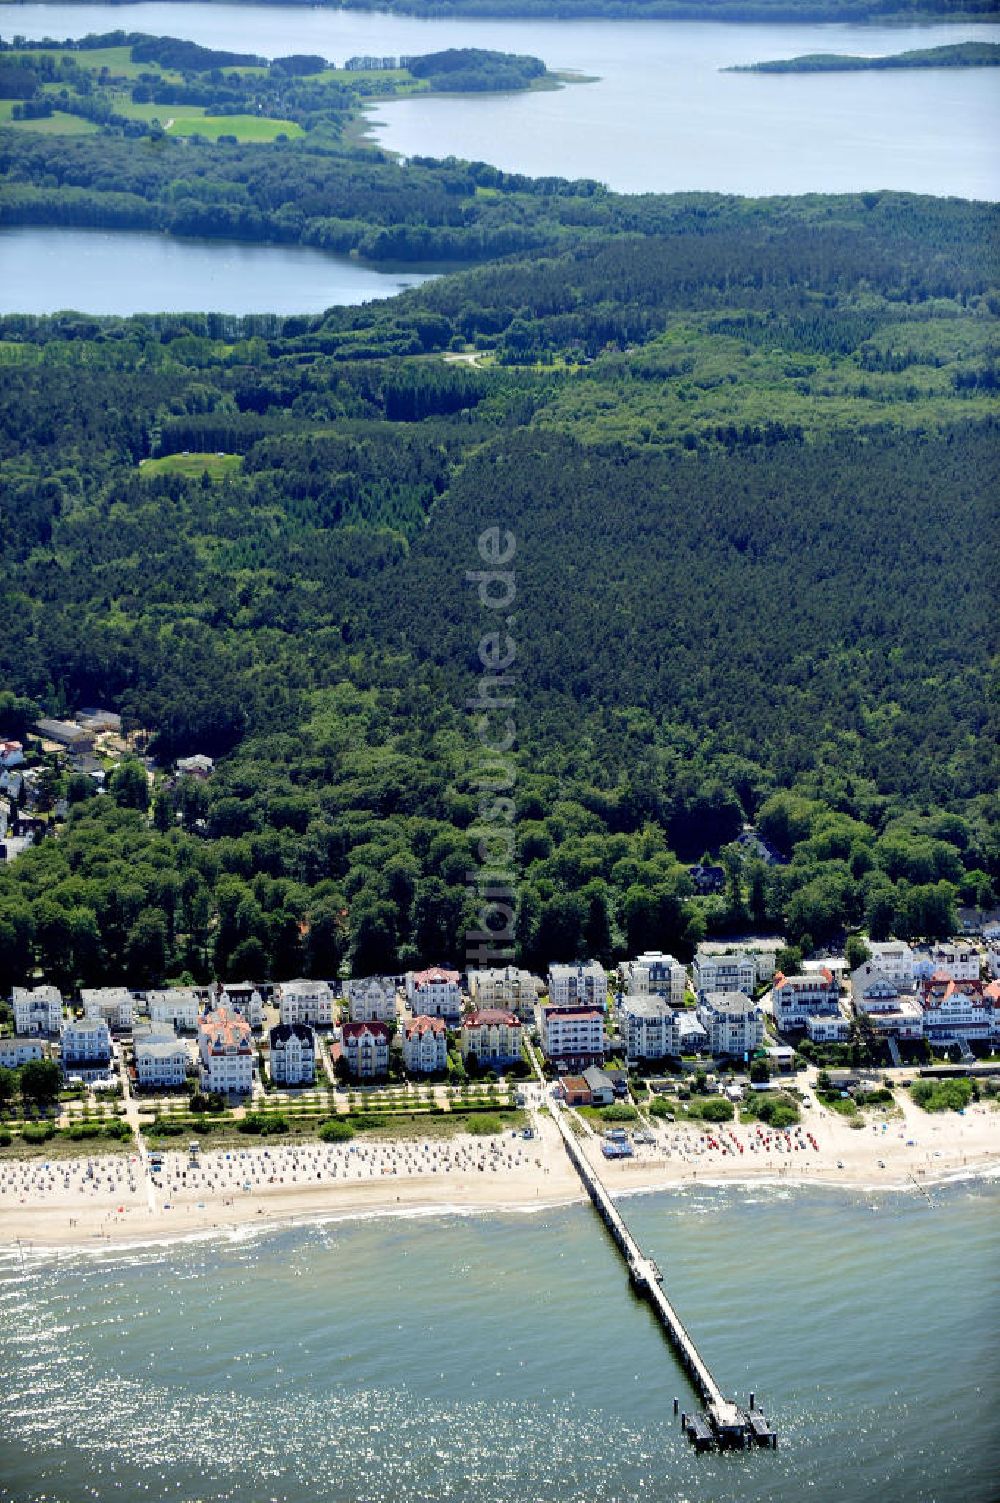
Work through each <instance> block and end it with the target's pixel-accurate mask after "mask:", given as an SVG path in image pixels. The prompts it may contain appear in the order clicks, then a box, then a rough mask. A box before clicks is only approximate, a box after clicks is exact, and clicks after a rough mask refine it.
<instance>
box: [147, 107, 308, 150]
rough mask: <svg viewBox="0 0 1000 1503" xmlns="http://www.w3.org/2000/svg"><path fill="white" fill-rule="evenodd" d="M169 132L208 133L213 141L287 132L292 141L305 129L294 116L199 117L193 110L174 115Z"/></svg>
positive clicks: (260, 139) (263, 138) (268, 138)
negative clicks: (229, 137)
mask: <svg viewBox="0 0 1000 1503" xmlns="http://www.w3.org/2000/svg"><path fill="white" fill-rule="evenodd" d="M159 109H160V112H161V114H163V113H164V112H165V111H166V106H165V105H160V106H159ZM168 119H169V115H168ZM164 124H166V122H164ZM168 134H169V135H172V136H194V135H199V136H205V137H206V138H207V139H208V140H209V141H217V140H218V138H219V137H220V136H235V137H236V139H237V141H255V142H267V141H274V140H276V139H277V138H278V136H287V137H288V139H289V141H295V140H298V138H299V136H304V135H305V131H304V130H303V129H302V127H301V125H296V124H295V121H294V120H267V119H264V118H263V117H262V116H258V115H202V116H201V118H200V119H195V118H194V117H193V116H191V115H190V114H185V115H178V116H177V117H176V118H175V119H174V123H173V125H172V126H171V127H170V130H169V132H168Z"/></svg>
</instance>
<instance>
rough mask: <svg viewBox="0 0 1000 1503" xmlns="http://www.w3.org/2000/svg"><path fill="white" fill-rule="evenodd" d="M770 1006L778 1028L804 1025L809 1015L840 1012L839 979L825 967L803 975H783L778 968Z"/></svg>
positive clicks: (802, 1026)
mask: <svg viewBox="0 0 1000 1503" xmlns="http://www.w3.org/2000/svg"><path fill="white" fill-rule="evenodd" d="M771 1005H772V1007H773V1008H774V1021H775V1022H776V1023H777V1025H778V1027H779V1028H804V1027H805V1026H806V1019H807V1018H808V1017H810V1016H817V1015H821V1014H823V1013H829V1014H836V1013H838V1012H839V1011H840V982H839V981H838V980H837V978H836V976H835V975H834V974H833V972H832V971H830V970H827V969H826V968H824V969H823V970H820V971H809V972H808V973H807V974H806V975H804V976H784V975H782V973H781V971H778V973H777V974H776V976H775V978H774V986H773V987H772V988H771Z"/></svg>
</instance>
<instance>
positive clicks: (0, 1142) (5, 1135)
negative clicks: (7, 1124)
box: [0, 1128, 14, 1148]
mask: <svg viewBox="0 0 1000 1503" xmlns="http://www.w3.org/2000/svg"><path fill="white" fill-rule="evenodd" d="M13 1141H14V1139H13V1138H12V1137H11V1135H10V1133H9V1132H8V1131H7V1130H6V1128H4V1129H3V1130H2V1131H0V1148H9V1147H10V1145H11V1144H12V1143H13Z"/></svg>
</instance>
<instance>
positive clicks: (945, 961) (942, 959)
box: [913, 941, 982, 981]
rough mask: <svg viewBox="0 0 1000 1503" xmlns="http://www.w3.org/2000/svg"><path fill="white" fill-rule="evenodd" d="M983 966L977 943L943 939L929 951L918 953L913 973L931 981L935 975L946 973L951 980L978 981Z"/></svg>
mask: <svg viewBox="0 0 1000 1503" xmlns="http://www.w3.org/2000/svg"><path fill="white" fill-rule="evenodd" d="M981 966H982V960H981V956H980V954H979V950H978V949H977V948H976V946H975V945H968V944H958V945H955V944H950V943H946V942H945V941H941V942H940V943H939V944H936V945H933V946H932V947H931V949H930V950H929V951H920V952H919V953H918V954H917V956H916V958H915V960H914V964H913V974H914V976H915V977H916V979H917V980H918V981H930V980H931V978H932V977H933V976H935V975H945V976H947V977H948V979H949V980H950V981H978V980H979V976H980V970H981Z"/></svg>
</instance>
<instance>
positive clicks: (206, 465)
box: [139, 454, 243, 480]
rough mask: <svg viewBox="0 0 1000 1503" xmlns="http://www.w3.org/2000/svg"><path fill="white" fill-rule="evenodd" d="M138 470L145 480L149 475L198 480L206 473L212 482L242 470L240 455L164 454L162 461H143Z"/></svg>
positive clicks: (140, 462)
mask: <svg viewBox="0 0 1000 1503" xmlns="http://www.w3.org/2000/svg"><path fill="white" fill-rule="evenodd" d="M139 468H140V470H141V471H142V474H143V476H144V477H145V478H147V479H148V478H149V477H150V476H151V475H186V476H187V478H188V479H189V480H190V479H194V480H198V479H200V478H201V476H202V475H204V474H205V473H206V471H207V473H208V474H209V475H211V477H212V479H213V480H222V479H223V478H224V477H225V476H226V475H235V474H237V473H238V472H239V471H240V470H241V469H242V468H243V458H242V455H240V454H164V456H163V458H162V459H143V460H140V461H139Z"/></svg>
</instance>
